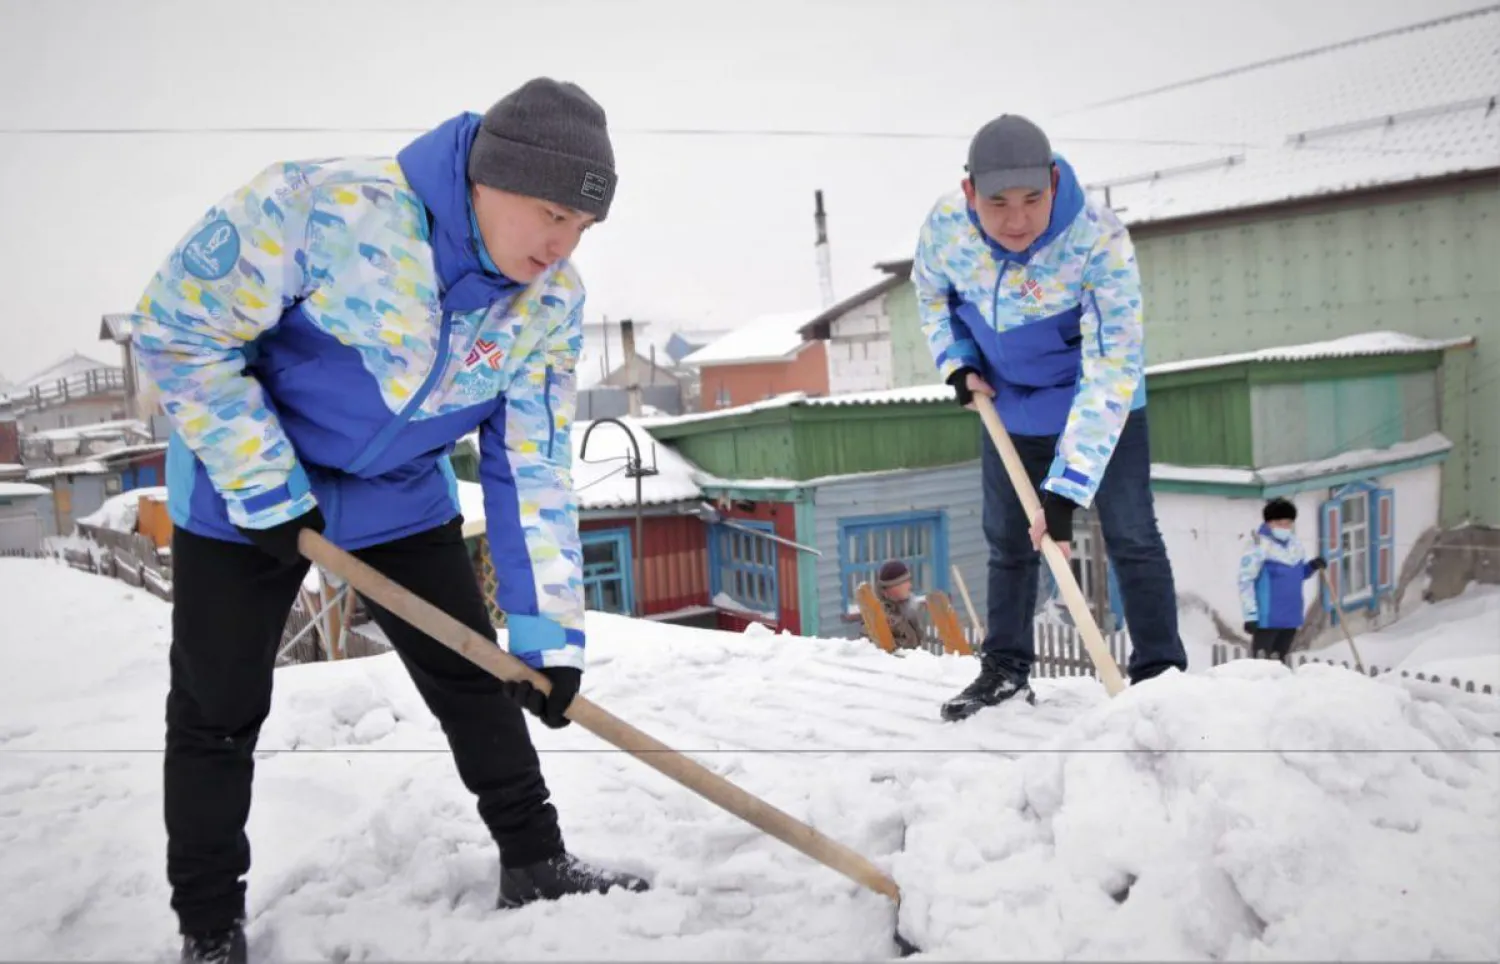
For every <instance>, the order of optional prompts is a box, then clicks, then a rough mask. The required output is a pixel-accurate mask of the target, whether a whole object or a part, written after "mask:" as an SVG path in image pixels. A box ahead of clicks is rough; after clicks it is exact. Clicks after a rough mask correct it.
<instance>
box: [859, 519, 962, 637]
mask: <svg viewBox="0 0 1500 964" xmlns="http://www.w3.org/2000/svg"><path fill="white" fill-rule="evenodd" d="M947 530H948V527H947V521H946V520H945V519H944V517H943V514H942V513H941V512H908V513H903V514H901V515H885V516H860V517H855V518H850V519H840V520H839V587H840V591H841V592H842V593H843V603H844V611H845V612H847V611H848V610H849V607H850V606H852V605H853V604H854V593H855V590H857V589H858V588H859V584H860V583H862V582H868V583H870V584H871V585H874V584H875V582H876V577H877V576H878V574H879V572H880V567H881V565H882V564H883V563H885V562H887V561H889V560H891V559H900V560H901V561H902V562H905V563H906V566H907V568H908V569H910V570H911V580H912V589H913V591H915V592H918V593H923V592H927V591H929V590H932V589H941V590H943V591H945V592H946V591H947V589H948V532H947Z"/></svg>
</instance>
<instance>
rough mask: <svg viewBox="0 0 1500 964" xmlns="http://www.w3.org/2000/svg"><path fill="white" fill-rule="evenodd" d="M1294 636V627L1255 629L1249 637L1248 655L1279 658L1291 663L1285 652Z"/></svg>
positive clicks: (1290, 647) (1290, 649) (1258, 657)
mask: <svg viewBox="0 0 1500 964" xmlns="http://www.w3.org/2000/svg"><path fill="white" fill-rule="evenodd" d="M1296 638H1297V631H1296V630H1295V629H1257V630H1256V631H1255V632H1254V634H1252V635H1251V637H1250V655H1251V657H1252V658H1255V659H1279V660H1281V661H1282V662H1283V663H1287V665H1291V664H1290V663H1289V662H1288V660H1287V654H1288V653H1290V652H1291V651H1292V640H1294V639H1296Z"/></svg>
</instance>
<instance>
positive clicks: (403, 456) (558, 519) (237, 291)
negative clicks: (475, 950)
mask: <svg viewBox="0 0 1500 964" xmlns="http://www.w3.org/2000/svg"><path fill="white" fill-rule="evenodd" d="M614 192H615V171H614V154H613V150H612V148H611V145H610V139H609V134H608V130H607V126H606V122H605V115H604V111H603V109H602V108H600V106H599V105H598V104H597V103H596V102H595V101H594V100H593V99H592V98H590V97H589V96H588V95H587V94H586V93H584V91H583V90H581V89H580V88H578V87H577V86H575V85H573V84H566V83H559V82H556V81H553V80H549V79H546V78H539V79H536V80H532V81H529V82H527V83H526V84H524V85H523V86H521V87H520V88H518V89H516V90H514V91H512V92H511V93H509V94H507V95H506V96H505V97H503V98H502V99H501V100H500V101H498V102H497V103H496V104H495V105H494V106H493V107H491V108H490V110H489V111H488V112H487V113H485V114H484V115H483V116H482V117H481V116H480V115H477V114H470V113H464V114H460V115H458V116H456V117H453V118H451V119H450V120H448V121H446V122H444V123H442V124H440V125H438V126H437V127H436V128H434V129H433V130H431V131H429V132H427V133H425V134H423V135H421V136H420V137H418V138H416V139H415V140H413V141H412V142H411V143H409V144H408V145H407V146H406V147H404V148H403V149H402V150H401V151H400V152H399V153H397V154H396V155H395V156H394V157H385V158H356V157H351V158H336V159H324V160H315V161H294V162H287V163H278V164H274V165H272V166H270V167H269V168H267V169H265V170H264V171H263V172H261V173H260V174H259V175H258V176H257V177H255V178H254V179H253V180H251V181H250V182H249V183H248V184H246V185H244V186H243V187H241V188H240V189H239V190H237V191H235V192H234V193H232V194H230V195H229V196H228V197H226V198H225V199H223V200H222V201H221V202H220V203H219V204H217V205H215V206H214V207H212V208H210V209H209V210H208V212H207V213H206V214H205V215H204V216H203V217H202V218H201V219H200V220H199V222H198V223H197V225H195V226H194V227H192V228H191V229H190V230H189V231H188V232H187V233H186V235H185V236H184V237H183V239H182V241H181V242H180V244H179V245H178V246H177V247H176V248H175V249H174V250H173V251H172V252H171V254H170V255H169V256H168V258H167V259H166V261H165V263H164V264H162V266H161V268H160V269H159V271H158V272H157V274H156V276H155V277H154V278H153V280H152V281H151V283H150V285H149V286H148V287H147V289H146V292H145V294H144V296H143V297H142V299H141V301H140V304H139V305H138V307H137V309H136V313H135V314H134V316H133V317H134V346H135V351H136V352H137V356H138V357H139V359H140V362H141V364H142V366H143V367H144V369H145V371H146V373H147V374H148V375H149V377H150V379H151V380H152V381H153V382H155V384H156V388H157V391H158V392H159V396H160V399H161V401H162V404H163V408H164V410H165V412H166V414H167V415H168V417H169V418H170V419H171V423H172V427H173V429H174V434H173V436H172V440H171V445H170V447H169V454H168V463H167V475H168V481H167V486H168V508H169V511H170V514H171V516H172V521H173V523H174V524H175V530H174V534H173V542H172V555H173V572H174V574H175V586H174V594H175V604H174V607H173V616H172V648H171V683H170V692H169V694H168V697H167V708H166V721H167V734H166V759H165V809H166V825H167V877H168V881H169V883H170V884H171V888H172V907H173V909H174V910H175V911H176V913H177V916H178V921H179V925H180V929H181V931H182V933H183V934H184V936H185V940H184V946H183V959H184V960H189V961H199V960H214V961H223V960H227V961H243V960H244V958H245V953H246V952H245V946H244V932H243V929H242V922H243V920H244V916H245V883H244V880H243V878H244V876H245V875H246V874H247V873H248V871H249V868H250V845H249V841H248V840H247V838H246V836H245V822H246V818H247V816H248V814H249V811H250V797H251V781H252V773H253V770H254V757H253V752H254V750H255V745H256V738H257V735H258V734H259V732H260V727H261V724H262V722H263V721H264V720H265V718H266V715H267V713H268V711H269V710H270V706H271V683H272V675H273V674H272V667H273V666H274V663H275V658H276V653H277V648H278V644H279V641H280V639H281V635H282V628H283V626H284V625H285V624H286V619H287V612H288V609H289V608H290V607H291V605H292V602H293V600H294V599H295V597H296V595H297V590H298V587H299V586H300V585H301V583H302V579H303V576H304V575H305V573H306V572H307V569H308V563H307V561H306V560H305V559H303V558H302V556H301V555H300V553H299V552H298V548H297V541H298V534H299V533H300V531H301V530H303V529H313V530H319V531H322V532H323V533H324V535H325V536H326V537H327V538H328V539H330V540H331V541H332V542H334V543H335V544H337V545H339V546H341V547H343V548H344V549H346V550H348V551H350V552H352V553H353V554H354V555H355V556H357V557H359V558H360V559H362V560H363V561H364V562H366V563H368V564H369V565H371V566H372V567H373V568H375V569H376V570H378V571H380V572H382V573H384V574H386V575H387V576H389V577H391V578H392V579H393V580H395V581H396V582H398V583H400V584H403V585H405V586H406V587H408V588H410V589H411V590H412V591H414V592H415V593H416V594H418V595H419V596H422V597H424V598H426V599H427V600H429V601H430V602H432V603H433V604H434V605H436V606H438V607H439V608H441V609H443V610H444V611H446V612H447V613H449V614H450V615H452V616H453V617H454V618H456V619H458V620H460V621H462V622H463V623H465V624H467V625H468V626H469V627H471V628H473V629H474V630H476V631H478V632H480V633H483V634H484V635H486V636H488V637H489V638H490V639H496V638H497V634H496V632H495V629H494V627H493V626H492V625H491V622H490V619H489V615H488V612H487V609H486V605H485V600H484V598H483V595H482V593H481V591H480V589H479V585H478V582H477V580H476V578H475V574H474V571H473V568H472V565H471V563H470V561H469V555H468V553H467V552H466V551H465V548H464V541H463V534H462V531H461V523H462V520H461V518H460V516H459V504H458V499H457V496H456V489H457V486H456V480H455V477H454V473H453V469H452V467H451V465H450V462H449V455H450V453H451V452H452V449H453V446H454V443H455V442H456V441H457V440H458V439H460V438H461V437H463V436H464V435H467V434H468V433H470V432H473V431H475V430H476V429H477V430H478V433H479V441H480V450H481V459H480V476H481V482H482V485H483V490H484V507H485V522H486V527H487V532H488V536H489V549H490V554H491V557H492V558H493V560H494V564H495V568H496V572H497V575H498V577H499V589H498V592H497V598H496V602H497V604H498V607H499V608H500V609H501V610H503V611H504V612H505V614H506V624H507V629H508V634H509V649H510V651H511V652H512V653H513V654H515V655H516V656H518V657H519V658H520V659H522V660H524V661H525V662H527V663H528V664H530V665H531V666H532V667H534V668H536V669H538V670H539V671H540V672H542V673H544V674H545V675H546V676H547V677H548V678H549V680H550V682H551V684H552V685H551V695H550V696H549V697H545V698H544V697H543V695H542V694H541V693H540V692H539V691H537V690H535V689H533V688H532V687H530V686H527V685H525V684H503V683H501V682H500V681H499V680H497V679H496V678H494V677H493V676H491V675H489V674H488V673H486V672H485V671H484V670H482V669H480V668H479V667H477V666H475V665H474V664H472V663H470V662H469V661H468V660H466V659H464V658H463V657H461V656H459V655H457V654H455V653H453V652H452V651H451V650H449V649H447V648H446V647H444V646H443V645H442V644H440V643H438V642H436V641H435V640H433V639H431V638H429V637H427V636H426V635H425V634H423V633H421V632H420V631H418V630H416V629H414V628H412V627H411V626H409V625H408V624H407V623H406V622H404V621H403V620H401V619H400V618H398V617H396V616H394V615H393V614H391V613H389V612H387V611H385V610H383V609H381V608H380V607H379V606H377V605H375V604H374V603H373V602H371V601H370V600H366V601H365V602H366V604H367V605H368V606H369V608H370V611H371V614H372V615H373V617H374V619H375V621H376V623H377V624H378V625H379V626H380V628H381V629H382V630H383V631H384V633H385V635H386V637H387V638H389V639H390V641H391V643H392V645H393V646H394V648H395V650H396V652H397V653H398V655H399V656H400V658H401V660H402V663H403V664H404V665H405V667H406V669H407V670H408V672H409V673H410V674H411V677H412V680H413V682H414V683H415V684H416V688H417V690H418V692H419V693H420V694H421V695H422V698H423V699H424V700H425V701H426V704H427V706H428V708H429V709H430V710H431V711H432V714H433V715H434V716H435V717H436V718H437V720H438V723H439V724H440V725H441V726H442V729H443V733H444V734H445V735H446V737H447V739H448V744H449V746H450V748H451V750H452V753H453V759H454V763H455V764H456V765H457V770H458V775H459V777H460V779H462V780H463V782H464V784H465V786H466V787H468V789H469V790H470V791H471V792H472V793H473V794H474V795H475V796H476V798H477V803H478V811H479V815H480V817H481V819H483V821H484V822H485V824H486V825H487V827H488V829H489V832H490V834H491V835H492V836H493V838H494V839H495V841H496V842H497V844H498V845H499V850H500V896H499V901H498V902H499V904H500V905H501V906H506V907H514V906H518V905H520V904H523V903H526V902H529V901H532V900H537V899H551V898H556V897H560V896H563V895H565V894H576V893H585V892H603V891H607V890H610V889H612V888H615V887H624V888H626V889H630V890H642V889H645V887H646V884H645V882H644V881H642V880H640V879H638V878H634V877H630V876H628V875H623V874H613V873H606V872H603V871H600V870H597V869H594V868H591V867H589V866H587V865H585V864H583V863H581V862H580V861H578V860H576V859H575V858H573V857H572V856H571V855H569V854H568V853H567V852H566V850H565V849H564V847H563V839H562V834H561V832H560V830H559V828H558V818H557V812H556V810H555V809H554V808H553V806H552V804H551V803H549V802H548V797H549V793H548V789H547V786H546V783H545V781H544V780H543V779H542V774H541V769H540V765H539V761H538V758H537V753H536V750H535V748H534V747H533V745H532V742H531V737H530V733H529V732H528V730H527V726H526V723H525V720H524V718H523V716H522V707H525V709H527V710H528V711H529V712H531V713H532V714H534V715H535V716H536V717H538V718H539V719H541V720H542V721H543V722H544V723H546V725H548V726H549V727H561V726H564V725H566V724H567V722H568V720H567V718H566V717H565V716H564V715H563V714H564V712H565V711H566V709H567V707H568V704H569V703H570V702H571V701H572V699H573V697H574V696H575V695H576V694H577V692H578V689H579V684H580V682H581V678H582V672H583V667H584V658H583V647H584V633H583V627H584V621H583V615H584V594H583V574H582V560H583V556H582V551H581V549H580V543H579V535H578V504H577V499H576V497H575V495H574V492H573V483H572V475H571V465H572V443H571V442H570V441H569V437H570V430H571V425H572V420H573V414H574V406H575V400H576V379H575V375H574V370H575V368H576V366H577V362H578V354H579V349H580V345H581V341H582V314H583V302H584V289H583V283H582V281H581V280H580V278H579V276H578V272H577V270H576V269H575V268H574V267H573V265H572V264H571V263H570V261H569V257H570V256H571V255H572V253H573V250H574V248H575V247H577V245H578V243H579V241H580V239H581V238H582V236H583V233H584V232H585V231H586V230H588V229H589V228H590V227H591V226H592V225H594V224H596V223H598V222H599V221H601V220H603V219H604V217H605V216H606V214H607V213H608V211H609V207H610V203H611V200H612V198H613V195H614Z"/></svg>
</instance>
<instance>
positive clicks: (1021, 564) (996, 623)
mask: <svg viewBox="0 0 1500 964" xmlns="http://www.w3.org/2000/svg"><path fill="white" fill-rule="evenodd" d="M1011 440H1012V441H1013V442H1014V443H1015V446H1016V452H1017V453H1018V454H1019V455H1020V456H1021V462H1022V464H1023V465H1024V466H1025V467H1026V474H1027V475H1028V476H1030V478H1031V484H1032V485H1033V486H1040V485H1041V483H1042V480H1043V479H1044V478H1046V476H1047V469H1048V467H1049V466H1051V464H1052V460H1053V458H1054V456H1055V455H1056V451H1057V438H1056V437H1055V436H1050V437H1048V436H1037V435H1015V436H1012V437H1011ZM983 447H984V455H983V460H982V476H983V485H984V534H985V539H986V541H988V542H989V546H990V559H989V635H988V636H986V637H985V640H984V645H983V656H984V660H985V662H987V663H994V664H998V665H999V667H1000V668H1001V670H1003V671H1004V672H1005V673H1006V675H1008V676H1010V677H1011V678H1013V679H1015V680H1018V681H1020V680H1025V679H1027V678H1028V677H1029V676H1030V675H1031V664H1032V663H1033V662H1034V661H1035V659H1036V643H1035V640H1034V639H1033V634H1032V620H1033V619H1034V618H1035V614H1036V605H1037V598H1036V597H1037V580H1038V577H1039V575H1040V572H1041V569H1040V567H1041V561H1042V557H1041V554H1040V553H1039V552H1037V551H1036V550H1035V549H1033V548H1031V538H1030V536H1029V535H1028V534H1027V533H1028V530H1029V529H1030V523H1029V521H1028V520H1027V518H1026V514H1025V512H1024V511H1023V510H1022V508H1021V501H1020V499H1018V498H1016V493H1015V490H1014V489H1013V488H1012V486H1011V482H1010V477H1009V476H1008V475H1007V474H1006V472H1005V463H1004V462H1002V461H1001V460H1000V453H999V451H997V450H996V448H995V445H994V443H993V442H991V441H990V439H989V433H988V432H986V433H985V436H984V443H983ZM1094 512H1095V514H1096V515H1097V516H1098V519H1099V527H1100V529H1101V530H1102V531H1103V534H1104V545H1105V550H1106V552H1107V553H1108V555H1109V562H1110V565H1111V566H1113V567H1114V570H1115V579H1116V581H1117V582H1118V583H1119V587H1120V602H1121V604H1122V605H1123V607H1124V609H1125V625H1126V627H1127V628H1128V629H1129V630H1130V640H1131V652H1130V660H1129V665H1128V666H1127V667H1126V669H1127V672H1128V673H1129V676H1130V679H1131V681H1132V682H1140V681H1141V680H1145V679H1150V678H1151V677H1152V676H1155V675H1157V674H1158V673H1160V672H1162V671H1163V670H1166V669H1168V668H1170V667H1174V666H1175V667H1177V668H1178V669H1181V670H1186V669H1187V653H1186V651H1185V650H1184V649H1183V647H1182V639H1181V637H1180V636H1179V635H1178V633H1177V590H1176V587H1175V586H1174V584H1173V580H1172V564H1171V563H1170V562H1169V561H1168V560H1167V547H1166V545H1165V544H1164V543H1163V542H1162V538H1161V530H1160V529H1158V528H1157V524H1156V507H1155V502H1154V500H1153V498H1152V495H1151V449H1150V444H1149V440H1148V438H1147V431H1146V410H1145V409H1137V410H1136V411H1134V412H1131V413H1130V417H1129V418H1128V419H1127V420H1126V422H1125V429H1124V431H1123V432H1121V434H1120V442H1119V444H1118V445H1117V446H1115V451H1114V454H1113V455H1112V456H1111V457H1110V460H1109V465H1108V467H1107V468H1106V469H1105V470H1104V479H1103V480H1102V482H1101V483H1100V485H1099V491H1098V493H1097V494H1096V495H1095V497H1094Z"/></svg>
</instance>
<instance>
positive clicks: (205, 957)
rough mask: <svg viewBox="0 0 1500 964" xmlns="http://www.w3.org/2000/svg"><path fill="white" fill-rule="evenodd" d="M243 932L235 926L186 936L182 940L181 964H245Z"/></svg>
mask: <svg viewBox="0 0 1500 964" xmlns="http://www.w3.org/2000/svg"><path fill="white" fill-rule="evenodd" d="M245 961H246V951H245V930H244V928H242V927H241V926H240V925H238V924H235V925H234V926H233V927H230V928H229V929H228V930H222V931H210V932H208V933H205V934H187V935H185V936H184V937H183V938H182V964H245Z"/></svg>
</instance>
